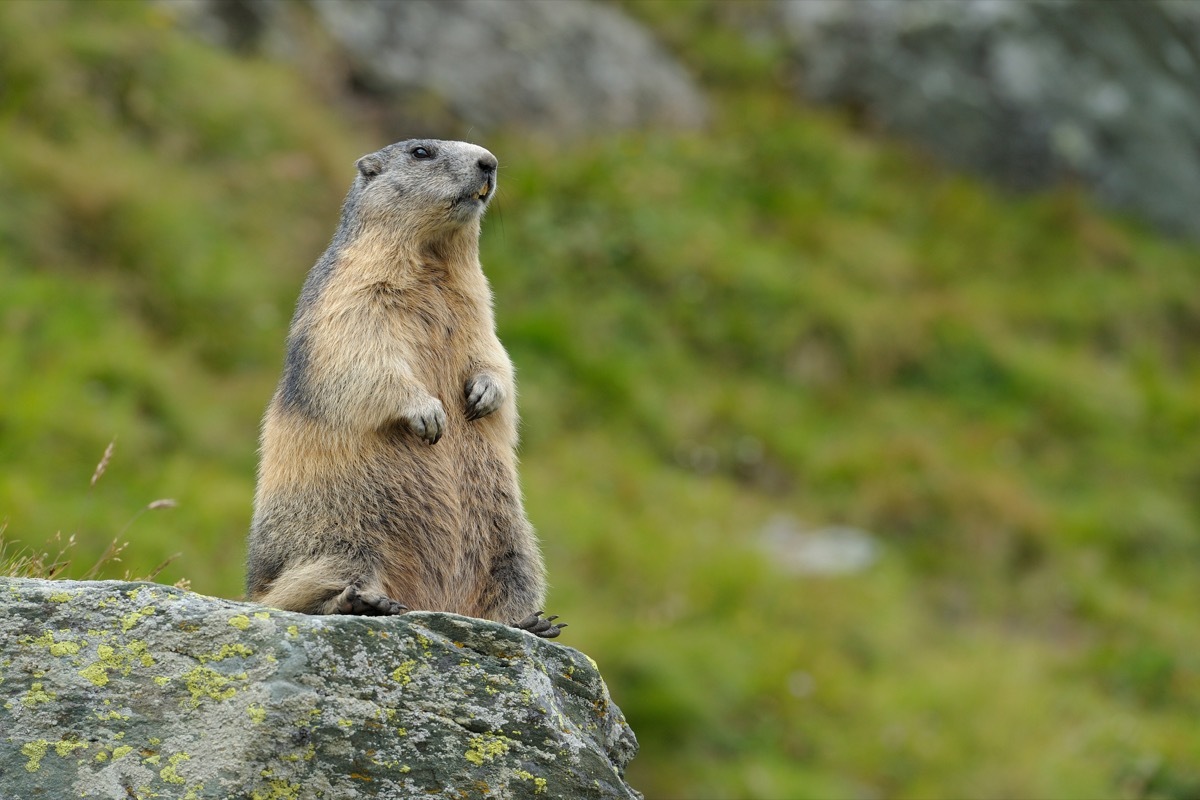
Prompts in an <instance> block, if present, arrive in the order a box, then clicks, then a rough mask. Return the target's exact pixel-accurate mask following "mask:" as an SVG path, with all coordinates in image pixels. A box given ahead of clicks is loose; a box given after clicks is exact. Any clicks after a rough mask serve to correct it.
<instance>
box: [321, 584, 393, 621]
mask: <svg viewBox="0 0 1200 800" xmlns="http://www.w3.org/2000/svg"><path fill="white" fill-rule="evenodd" d="M405 611H408V606H406V605H404V604H403V603H397V602H396V601H395V600H393V599H392V598H390V597H388V596H387V595H382V594H376V593H375V592H361V591H359V589H358V587H357V586H354V585H351V586H347V587H346V588H345V589H343V590H342V593H341V594H339V595H338V596H337V601H336V605H335V606H334V613H335V614H360V615H363V616H368V617H383V616H393V615H396V614H403V613H404V612H405Z"/></svg>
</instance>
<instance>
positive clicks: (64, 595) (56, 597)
mask: <svg viewBox="0 0 1200 800" xmlns="http://www.w3.org/2000/svg"><path fill="white" fill-rule="evenodd" d="M74 596H75V595H73V594H71V593H70V592H55V593H54V594H52V595H50V602H51V603H65V602H67V601H68V600H70V599H71V598H72V597H74Z"/></svg>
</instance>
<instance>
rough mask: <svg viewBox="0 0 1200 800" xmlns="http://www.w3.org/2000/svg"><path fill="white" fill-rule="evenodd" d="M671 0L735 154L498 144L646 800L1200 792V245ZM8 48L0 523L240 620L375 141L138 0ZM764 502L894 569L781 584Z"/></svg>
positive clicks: (560, 447)
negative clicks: (306, 360)
mask: <svg viewBox="0 0 1200 800" xmlns="http://www.w3.org/2000/svg"><path fill="white" fill-rule="evenodd" d="M664 5H669V4H654V3H649V4H639V3H632V4H630V6H631V8H633V9H634V10H635V11H636V12H637V13H639V14H642V15H643V16H644V17H646V18H647V19H649V20H650V21H651V23H652V24H654V25H656V26H657V27H658V28H659V29H660V30H661V31H662V33H663V35H664V38H665V39H666V40H667V41H668V42H669V43H670V44H671V45H672V46H673V47H675V48H676V49H677V50H679V51H680V53H681V54H683V55H684V56H685V57H686V58H688V59H689V60H690V64H691V66H692V68H693V69H694V70H695V71H696V73H697V74H698V75H700V76H701V77H702V78H703V79H704V80H705V82H706V83H707V85H708V86H709V88H710V91H711V92H712V97H713V105H714V122H713V126H712V128H711V130H709V131H706V132H704V133H698V134H629V135H623V136H619V137H611V138H607V139H603V140H598V141H593V142H583V143H578V144H575V145H561V144H560V145H554V144H550V143H546V142H532V141H530V140H528V139H527V138H525V137H521V136H517V135H515V134H513V135H496V136H489V137H488V138H487V139H486V140H485V141H482V143H483V144H486V145H487V146H488V147H489V148H491V149H492V150H493V151H494V152H496V153H497V155H498V156H499V157H500V160H501V164H502V167H501V176H500V185H501V191H500V194H499V195H498V197H497V199H496V202H495V205H494V206H493V210H492V211H491V212H490V213H489V217H488V219H487V220H486V222H485V231H484V240H483V258H484V264H485V267H486V269H487V271H488V273H489V275H490V276H491V279H492V282H493V286H494V288H495V292H496V296H497V315H498V320H499V325H500V328H501V331H500V332H501V337H502V339H503V340H504V342H505V343H506V345H507V346H508V348H509V350H510V352H511V354H512V356H513V359H514V361H515V362H516V365H517V368H518V371H519V378H520V387H521V411H522V417H523V447H522V475H523V480H524V484H525V488H526V492H527V502H528V509H529V513H530V516H531V518H532V519H533V521H534V523H535V524H536V526H537V527H538V529H539V531H540V532H541V535H542V539H543V545H544V550H545V552H546V555H547V560H548V564H549V569H550V576H551V582H552V592H551V604H552V609H551V610H552V611H553V612H554V613H559V614H562V615H563V616H564V617H565V618H568V619H569V620H570V622H571V623H572V625H571V627H570V628H569V629H568V633H567V640H566V642H567V643H568V644H571V645H573V646H576V647H579V648H580V649H583V650H584V651H586V652H588V653H589V654H590V655H591V656H593V657H594V658H595V659H596V660H597V661H598V662H599V663H600V666H601V668H602V670H603V672H604V674H605V676H606V678H607V679H608V681H609V683H610V687H611V689H612V691H613V694H614V697H615V699H616V701H617V702H618V704H620V705H621V707H622V708H623V709H624V710H625V712H626V713H627V715H628V716H629V718H630V720H631V722H632V724H633V726H634V728H635V730H636V731H637V732H638V734H639V737H640V739H641V742H642V755H641V756H640V757H639V759H638V760H637V761H636V762H635V763H634V766H633V768H632V770H631V774H630V778H631V780H632V782H633V783H634V785H635V786H637V787H639V788H641V789H643V790H644V791H645V792H646V794H647V796H648V797H651V798H671V797H697V798H709V797H713V798H718V797H719V798H726V797H728V798H741V797H747V798H749V797H754V798H792V797H801V796H807V797H863V796H896V797H1064V798H1066V797H1085V796H1086V797H1093V796H1110V797H1163V798H1172V797H1174V798H1184V797H1192V796H1195V795H1196V794H1197V793H1198V792H1200V769H1198V768H1197V766H1196V761H1195V754H1196V752H1197V751H1200V732H1198V729H1197V728H1196V726H1195V724H1194V720H1195V719H1196V715H1197V713H1198V712H1200V701H1198V700H1197V697H1198V695H1197V692H1196V688H1197V686H1198V685H1200V655H1197V651H1196V648H1195V641H1196V637H1197V634H1200V625H1198V624H1197V623H1196V621H1195V612H1194V609H1195V608H1197V607H1200V566H1197V565H1198V564H1200V559H1198V558H1197V556H1198V555H1200V535H1198V529H1200V401H1198V400H1197V398H1200V356H1198V355H1197V351H1196V349H1195V347H1194V345H1193V343H1194V342H1195V341H1196V340H1197V336H1200V251H1198V250H1197V249H1196V248H1195V247H1191V246H1186V245H1183V244H1180V243H1174V242H1170V241H1167V240H1164V239H1163V238H1161V237H1159V236H1157V235H1155V234H1154V233H1152V232H1150V231H1147V230H1144V229H1142V228H1140V227H1139V226H1137V225H1134V224H1131V223H1129V222H1126V221H1122V220H1115V219H1113V218H1111V217H1106V216H1104V215H1101V214H1098V213H1097V212H1095V211H1094V210H1093V209H1092V208H1091V207H1090V206H1089V204H1088V203H1087V202H1086V201H1085V200H1084V199H1082V198H1081V197H1080V196H1078V195H1077V194H1075V193H1073V192H1071V191H1066V190H1063V191H1058V192H1052V193H1048V194H1045V195H1041V196H1036V197H1027V198H1015V197H1006V196H1001V195H999V194H997V193H996V192H994V191H991V190H989V189H987V188H986V187H984V186H982V185H980V184H978V183H976V182H974V181H972V180H968V179H965V178H963V177H961V176H957V175H954V174H952V173H949V172H947V171H945V170H942V169H939V168H938V167H936V166H935V165H933V164H931V163H929V162H928V161H927V160H926V159H924V158H922V157H921V156H920V155H918V154H915V153H913V152H911V151H909V150H907V149H904V148H901V147H898V146H895V145H891V144H887V143H883V142H880V141H877V140H874V139H872V138H869V137H866V136H863V135H861V134H859V133H856V132H855V131H854V130H853V129H852V128H850V127H849V126H848V125H847V124H845V123H844V122H843V121H842V120H840V119H839V118H837V117H836V116H833V115H829V114H823V113H815V112H812V111H806V110H801V109H798V108H797V107H795V105H794V104H793V102H792V101H791V99H790V98H789V97H788V96H787V95H786V94H785V93H783V92H782V91H781V90H780V89H778V88H777V87H776V86H775V85H774V81H773V80H772V79H771V76H772V75H773V74H774V72H773V70H774V67H773V66H772V63H773V58H774V55H773V54H772V53H771V52H770V51H769V49H767V50H752V49H747V48H746V46H745V45H744V44H739V41H740V40H738V39H737V37H735V36H731V35H729V33H728V31H727V30H725V29H722V28H721V27H719V26H714V25H711V24H709V23H711V21H712V20H711V19H710V16H711V14H712V13H714V12H712V11H711V6H709V5H708V4H705V3H699V4H691V5H687V6H683V5H680V6H678V8H679V9H686V10H688V12H689V13H688V14H679V15H674V14H672V15H667V14H663V13H661V12H662V6H664ZM670 5H673V4H670ZM739 48H741V49H739ZM0 53H3V55H2V56H0V85H4V86H5V87H6V91H5V92H4V93H3V95H0V196H3V197H4V198H5V199H6V202H4V203H0V286H3V290H2V291H0V332H2V335H0V364H3V365H4V368H3V369H0V398H2V400H0V456H2V458H3V461H2V463H3V469H2V470H0V520H4V519H6V520H7V524H8V527H7V530H6V531H5V537H6V539H7V540H9V541H11V540H13V539H16V540H19V544H18V545H17V546H20V545H27V546H31V547H35V548H36V547H40V546H41V543H42V542H43V541H45V540H46V539H48V538H50V537H51V536H52V535H53V534H54V533H55V532H57V531H62V532H63V534H64V535H69V534H72V533H73V534H75V535H76V539H77V544H76V546H75V551H76V552H75V554H74V556H73V559H74V561H75V563H74V564H73V565H72V566H71V567H70V568H68V570H67V574H69V575H74V576H79V575H82V574H83V573H84V572H86V570H87V569H88V567H89V566H90V565H91V564H93V563H95V561H96V560H98V559H100V558H101V557H102V556H103V553H104V550H105V548H106V547H107V546H108V545H109V543H110V542H111V541H112V539H113V538H114V537H115V536H117V535H118V534H122V536H123V537H124V538H127V539H128V540H129V542H130V546H129V548H128V549H127V550H126V551H125V552H124V553H122V555H121V558H122V562H121V564H120V567H119V569H120V570H125V569H129V570H131V571H132V572H133V573H134V574H145V573H146V572H148V571H150V570H151V569H152V568H153V567H154V566H155V565H157V564H159V563H160V562H161V561H163V560H164V559H165V558H167V557H168V556H170V555H171V554H172V553H175V552H182V554H183V555H182V556H181V558H180V559H179V560H177V561H176V562H174V563H173V564H171V565H170V566H169V567H168V568H167V569H166V570H165V571H164V572H163V574H162V575H161V576H160V578H159V579H160V580H163V581H166V582H173V581H175V580H177V579H179V578H184V577H186V578H188V579H190V580H191V582H192V588H194V589H195V590H197V591H200V592H202V593H207V594H215V595H221V596H230V597H234V596H237V595H238V594H240V592H241V580H242V565H241V554H242V553H243V547H244V545H243V541H244V536H245V531H246V527H247V523H248V520H249V515H250V502H251V496H252V491H253V478H254V468H255V460H256V459H255V446H256V442H255V440H256V436H257V426H258V420H259V416H260V414H261V412H262V409H263V407H264V406H265V404H266V401H267V399H268V398H269V396H270V394H271V391H272V390H273V387H274V383H275V381H276V379H277V377H278V372H279V367H280V364H281V360H282V347H283V337H284V334H285V331H286V324H287V320H288V317H289V315H290V313H291V307H292V304H293V302H294V300H295V297H296V294H297V293H298V291H299V287H300V283H301V282H302V280H303V276H304V273H305V272H306V271H307V269H308V267H309V266H310V265H311V263H312V261H313V260H314V259H315V258H316V256H317V255H318V254H319V252H320V250H321V249H322V247H323V246H324V243H325V240H326V239H327V237H328V236H329V235H330V233H331V232H332V229H333V226H334V224H335V221H336V214H337V208H338V204H339V203H340V201H341V197H342V194H343V193H344V191H345V187H346V185H347V183H348V181H349V179H350V177H351V174H352V167H351V165H352V164H353V161H354V159H355V158H356V157H357V156H358V155H361V154H362V153H363V152H367V151H369V150H372V149H374V148H375V147H377V146H378V145H379V144H380V140H379V139H378V137H376V136H374V135H373V134H372V133H371V132H370V131H369V130H364V129H362V128H361V127H356V126H355V125H353V124H352V121H347V120H346V119H344V116H345V115H344V112H339V111H337V110H336V105H335V104H334V99H333V98H327V97H323V96H321V95H320V94H319V93H318V92H317V90H316V89H314V88H313V87H311V86H308V85H306V84H305V83H304V82H303V80H302V79H301V78H300V77H299V76H297V75H295V74H292V73H289V72H288V71H287V70H285V69H284V68H282V67H280V66H278V65H275V64H271V63H267V62H263V61H259V60H252V59H241V58H237V57H234V56H230V55H227V54H224V53H221V52H218V51H216V50H213V49H211V48H209V47H207V46H205V45H203V44H202V43H198V42H195V41H192V40H189V39H188V38H186V37H184V36H181V35H179V34H177V33H176V32H174V31H173V30H172V29H171V28H170V27H169V25H168V24H167V22H166V20H165V19H163V18H162V17H161V15H160V12H156V11H154V10H153V9H152V8H146V7H143V6H140V5H135V4H132V3H117V4H111V5H108V4H78V5H69V6H54V5H51V6H45V5H43V4H36V3H34V4H27V3H6V4H0ZM114 436H115V437H116V444H115V448H114V455H113V458H112V461H111V463H110V464H109V466H108V468H107V471H106V473H105V475H104V476H103V477H102V478H101V479H100V480H99V481H98V482H97V483H96V485H95V486H94V487H92V486H89V479H90V477H91V475H92V472H93V469H94V467H95V465H96V462H97V461H98V460H99V458H100V455H101V453H102V452H103V451H104V448H105V446H106V444H107V443H108V442H109V441H111V440H112V439H113V437H114ZM158 498H172V499H174V500H176V501H177V502H178V506H177V507H176V508H172V509H163V510H157V511H154V512H150V513H146V514H141V515H139V511H140V510H141V509H143V508H144V507H145V506H146V505H147V504H148V503H150V502H151V501H153V500H156V499H158ZM778 514H787V515H791V516H794V517H796V518H798V519H802V520H805V521H808V522H810V523H811V524H813V525H828V524H852V525H857V526H860V527H863V528H865V529H867V530H869V531H871V532H873V533H874V534H876V535H877V536H878V537H879V539H880V541H881V546H882V556H881V558H880V560H879V562H878V563H877V564H876V565H875V566H873V567H872V568H870V569H869V570H867V571H865V572H862V573H859V574H855V575H850V576H843V577H828V578H812V577H797V576H794V575H789V574H786V573H785V572H783V571H781V570H779V569H777V568H776V567H775V565H774V564H773V563H772V562H771V560H770V559H768V558H765V557H764V556H763V555H762V552H761V550H760V547H759V533H760V531H761V530H762V528H763V526H764V525H765V524H766V523H767V521H768V520H770V519H771V518H772V517H774V516H775V515H778ZM117 574H119V572H118V573H117Z"/></svg>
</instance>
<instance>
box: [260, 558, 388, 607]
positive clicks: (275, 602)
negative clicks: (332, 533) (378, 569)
mask: <svg viewBox="0 0 1200 800" xmlns="http://www.w3.org/2000/svg"><path fill="white" fill-rule="evenodd" d="M339 566H340V565H339V564H338V563H337V561H336V560H335V559H320V560H318V561H314V562H310V563H308V564H304V565H301V566H295V567H289V568H287V569H285V570H284V571H283V572H282V573H280V574H279V576H278V577H276V578H275V579H274V580H273V581H271V583H270V585H269V587H268V588H267V589H266V591H264V592H261V593H251V598H250V599H252V600H254V601H255V602H257V603H262V604H263V605H265V606H271V607H272V608H279V609H283V610H284V611H299V612H301V613H303V614H361V615H366V616H382V615H393V614H403V613H404V612H405V611H407V610H408V608H407V606H405V605H403V604H402V603H400V602H398V601H396V600H393V599H392V598H390V597H388V596H387V595H386V594H384V593H383V591H382V587H381V586H380V585H379V584H378V582H377V581H375V580H374V579H369V578H364V577H363V576H361V575H353V574H350V573H348V572H347V571H345V570H344V569H339V568H338V567H339Z"/></svg>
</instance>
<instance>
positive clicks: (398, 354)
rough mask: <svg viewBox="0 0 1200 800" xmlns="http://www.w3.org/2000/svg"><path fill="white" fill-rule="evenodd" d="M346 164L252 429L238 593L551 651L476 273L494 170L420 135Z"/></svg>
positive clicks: (502, 377)
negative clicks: (522, 638) (473, 620)
mask: <svg viewBox="0 0 1200 800" xmlns="http://www.w3.org/2000/svg"><path fill="white" fill-rule="evenodd" d="M357 167H358V172H359V174H358V176H357V178H356V179H355V181H354V185H353V186H352V187H351V189H350V192H349V194H348V195H347V196H346V201H345V203H344V205H343V206H342V219H341V223H340V225H339V226H338V229H337V232H336V234H334V237H333V241H332V242H331V243H330V245H329V248H328V249H327V250H326V251H325V254H324V255H323V256H321V259H320V260H319V261H318V262H317V264H316V266H315V267H313V269H312V271H311V272H310V273H309V275H308V279H307V281H306V282H305V284H304V290H303V292H302V293H301V295H300V301H299V303H298V304H297V307H296V314H295V316H294V317H293V318H292V325H291V331H290V332H289V335H288V343H287V360H286V363H285V366H284V372H283V379H282V380H281V381H280V384H279V388H278V390H277V391H276V393H275V396H274V398H273V399H272V401H271V405H270V407H269V408H268V409H267V414H266V418H265V420H264V421H263V430H262V453H261V462H260V465H259V474H258V491H257V493H256V497H255V508H254V521H253V523H252V527H251V531H250V545H249V558H248V570H247V573H248V574H247V578H246V583H247V592H248V594H249V597H250V598H251V599H252V600H255V601H257V602H260V603H264V604H266V605H270V606H275V607H277V608H282V609H287V610H292V611H303V612H306V613H310V614H333V613H343V614H398V613H402V612H403V611H404V610H406V609H407V608H414V609H429V610H440V611H452V612H455V613H459V614H465V615H468V616H473V617H483V618H486V619H492V620H497V621H503V622H509V623H512V624H514V625H517V626H518V627H521V628H524V629H526V630H531V631H532V632H534V633H536V634H538V635H540V636H545V637H553V636H557V635H558V632H559V629H560V628H561V627H563V625H561V624H559V625H556V624H553V622H552V620H553V619H554V618H553V617H551V618H549V619H541V618H540V617H539V615H540V614H541V612H540V611H538V609H539V608H541V605H542V601H543V599H544V596H545V578H544V570H543V566H542V559H541V554H540V553H539V551H538V546H537V540H536V539H535V537H534V533H533V530H532V528H531V527H530V525H529V522H528V521H527V520H526V518H525V512H524V509H523V508H522V505H521V492H520V487H519V486H518V483H517V471H516V457H515V453H514V449H515V447H516V443H517V414H516V408H515V399H516V390H515V387H514V384H513V369H512V363H511V362H510V361H509V359H508V354H507V353H506V352H505V351H504V348H503V347H502V346H501V344H500V341H499V339H497V338H496V334H495V323H494V321H493V318H492V303H491V301H492V297H491V290H490V288H489V287H488V283H487V279H486V278H484V276H483V270H482V269H481V268H480V265H479V220H480V217H482V216H483V212H484V209H485V208H486V207H487V204H488V201H489V200H490V199H491V197H492V195H493V194H494V192H495V188H496V158H495V156H493V155H492V154H491V153H489V152H488V151H487V150H484V149H483V148H482V147H476V146H475V145H472V144H467V143H465V142H443V141H436V140H432V141H431V140H415V141H407V142H399V143H397V144H393V145H389V146H388V147H385V148H383V149H382V150H380V151H379V152H377V153H372V154H371V155H368V156H363V157H362V158H361V159H359V161H358V163H357ZM518 620H519V621H518Z"/></svg>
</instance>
